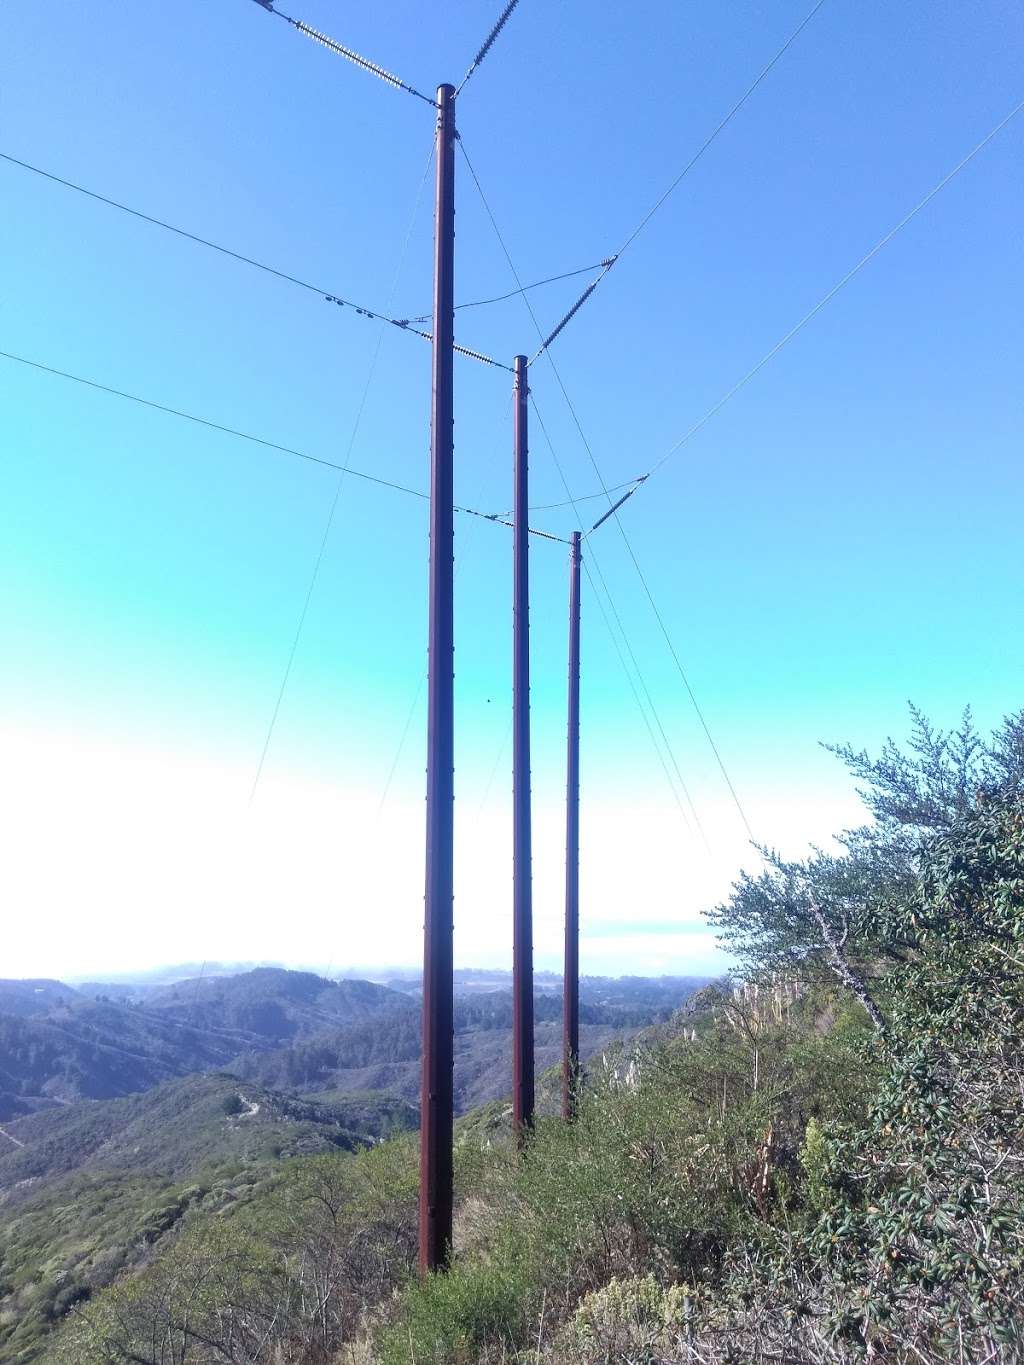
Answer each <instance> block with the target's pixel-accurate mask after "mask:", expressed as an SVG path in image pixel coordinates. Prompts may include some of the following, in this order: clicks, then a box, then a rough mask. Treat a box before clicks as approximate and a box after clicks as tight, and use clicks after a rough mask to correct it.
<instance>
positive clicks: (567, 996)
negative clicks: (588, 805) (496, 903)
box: [562, 531, 582, 1122]
mask: <svg viewBox="0 0 1024 1365" xmlns="http://www.w3.org/2000/svg"><path fill="white" fill-rule="evenodd" d="M571 544H572V549H571V551H570V555H569V724H568V746H567V750H568V752H567V762H566V784H565V977H564V981H563V985H562V1117H563V1118H564V1119H565V1120H566V1122H571V1120H572V1119H573V1118H574V1117H575V1113H576V1095H577V1089H578V1086H579V1074H580V561H581V558H582V556H581V554H580V532H579V531H573V533H572V542H571Z"/></svg>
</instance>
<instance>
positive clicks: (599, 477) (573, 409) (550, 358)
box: [459, 0, 823, 837]
mask: <svg viewBox="0 0 1024 1365" xmlns="http://www.w3.org/2000/svg"><path fill="white" fill-rule="evenodd" d="M821 3H823V0H819V5H820V4H821ZM459 146H460V147H461V148H462V154H463V157H464V158H465V161H466V165H467V166H468V167H469V171H470V175H471V177H472V180H473V183H474V184H475V185H476V188H477V192H478V194H479V195H480V198H481V201H482V202H483V206H484V210H485V212H486V213H487V216H488V218H489V219H490V221H491V225H492V227H493V228H494V231H495V233H496V235H497V237H498V241H499V243H500V245H501V248H502V251H503V252H504V254H505V259H506V260H507V261H508V263H509V267H510V268H511V270H512V273H513V275H514V276H515V278H516V281H517V283H518V281H519V276H518V273H517V272H516V269H515V266H514V264H513V262H512V258H511V255H510V254H509V251H508V248H507V246H506V245H505V241H504V238H503V237H502V235H501V231H500V229H499V228H498V224H497V221H496V220H495V217H494V214H493V212H492V210H491V207H490V204H489V203H488V201H487V196H486V195H485V194H484V191H483V186H482V185H481V184H480V178H479V176H478V175H477V173H476V171H475V170H474V168H473V164H472V162H471V161H470V159H469V153H468V152H467V151H466V148H465V144H464V142H462V141H460V142H459ZM523 302H524V303H525V304H526V307H527V309H528V310H529V313H530V317H531V318H532V319H533V325H534V327H535V328H536V329H537V335H538V336H539V337H540V338H541V339H542V341H543V335H544V334H543V332H542V331H541V328H540V324H539V323H538V321H537V316H536V314H535V313H534V311H533V306H532V305H531V303H530V300H529V299H528V298H527V296H526V295H525V294H524V295H523ZM541 350H542V351H543V352H544V354H545V355H546V356H547V358H548V363H549V364H550V366H551V370H552V373H553V374H554V376H555V379H556V380H557V381H558V387H559V388H560V389H561V391H562V396H563V398H564V399H565V402H566V406H567V407H568V409H569V412H570V413H571V414H572V419H573V422H574V423H575V425H576V430H577V431H578V432H579V435H580V439H581V441H582V442H583V445H584V448H585V449H586V452H587V455H588V456H589V458H590V463H591V465H592V466H593V469H594V473H595V474H596V475H597V481H598V483H599V484H600V485H601V488H602V491H604V493H605V494H606V496H607V497H608V504H609V507H611V502H612V499H611V495H610V492H609V490H608V487H607V485H606V484H605V481H604V476H603V475H602V473H601V470H600V467H599V466H598V463H597V459H596V457H595V455H594V452H593V449H592V448H591V445H590V442H589V441H588V439H587V435H586V432H585V431H584V430H583V424H582V423H581V421H580V418H579V414H578V413H577V411H576V406H575V404H574V403H573V401H572V399H571V397H570V396H569V391H568V389H567V388H566V386H565V383H564V382H563V380H562V376H561V372H560V371H559V369H558V366H557V364H556V363H555V359H554V357H553V356H552V354H551V352H550V351H549V350H546V349H545V346H544V345H542V347H541ZM535 406H536V404H535ZM538 415H539V414H538ZM542 425H543V423H542ZM552 454H554V448H553V447H552ZM560 472H561V471H560ZM562 482H563V484H565V477H564V475H563V476H562ZM565 488H566V492H567V493H568V494H569V497H570V498H571V497H572V493H571V492H570V490H569V487H568V484H565ZM612 515H613V516H614V517H615V524H616V525H617V526H618V528H619V534H620V535H621V536H622V539H623V541H624V542H625V545H626V548H627V550H628V551H629V556H630V558H631V559H632V561H633V565H634V567H635V568H636V571H637V573H638V575H639V576H640V581H641V583H642V584H643V586H644V591H645V592H646V594H647V597H648V599H649V600H650V602H651V605H652V607H654V609H655V616H656V619H657V621H658V625H659V627H660V628H661V631H662V634H663V635H664V636H665V640H666V642H667V644H668V646H669V651H670V653H671V655H672V658H673V660H674V662H675V665H676V668H677V669H678V671H679V675H680V677H681V679H682V681H683V686H684V688H685V690H686V694H687V696H688V697H689V699H690V701H691V703H692V705H693V708H694V711H695V713H696V715H697V719H698V720H699V722H700V725H701V728H702V729H703V731H704V734H705V736H706V738H707V740H708V743H709V745H710V746H711V751H712V753H713V754H714V756H715V761H716V762H717V764H718V767H719V770H720V771H721V773H722V777H723V778H724V779H725V784H726V786H727V787H728V789H729V792H730V795H731V796H732V799H733V801H734V803H735V805H736V809H737V811H738V812H739V815H740V819H741V820H742V821H743V825H744V827H745V828H746V829H747V831H748V832H749V831H750V821H749V820H748V819H747V815H746V812H745V810H744V809H743V805H742V803H741V801H740V799H739V796H738V795H737V792H736V788H735V786H734V785H733V782H732V779H731V778H730V776H729V773H728V771H727V770H726V767H725V763H724V761H723V759H722V755H721V752H720V751H719V749H718V746H717V745H716V744H715V742H714V740H713V738H712V736H711V731H710V729H709V727H708V724H707V721H706V720H705V718H704V713H703V711H702V710H701V708H700V706H699V705H698V703H697V697H696V694H695V693H694V690H693V687H692V686H691V684H690V681H689V679H688V677H687V676H686V672H685V670H684V669H683V665H682V662H681V660H680V658H679V655H678V653H677V652H676V649H675V646H674V645H673V644H672V641H671V638H670V636H669V634H668V630H667V627H666V626H665V622H664V618H663V617H662V615H661V613H660V611H658V609H657V606H656V604H655V601H654V597H653V594H652V593H651V590H650V586H649V584H648V583H647V580H646V578H645V577H644V575H643V573H642V571H641V569H640V564H639V561H638V560H637V557H636V554H635V552H634V550H633V547H632V545H631V544H630V541H629V538H628V536H627V535H626V529H625V527H624V526H623V525H622V521H621V519H620V517H619V514H618V512H617V511H616V510H615V509H614V508H612ZM591 554H593V551H592V550H591ZM595 567H596V568H597V569H598V572H599V573H600V566H599V565H598V564H597V561H596V560H595ZM605 591H606V592H607V585H606V587H605ZM609 601H611V596H610V594H609ZM659 728H660V721H659ZM669 752H670V754H672V758H673V763H675V756H674V754H673V753H672V750H671V748H670V749H669ZM676 766H677V770H678V765H676ZM681 776H682V775H681V774H680V778H681ZM694 815H695V817H696V810H694ZM751 837H752V836H751Z"/></svg>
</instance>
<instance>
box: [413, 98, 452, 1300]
mask: <svg viewBox="0 0 1024 1365" xmlns="http://www.w3.org/2000/svg"><path fill="white" fill-rule="evenodd" d="M437 110H438V112H437V134H436V149H437V157H436V163H437V180H436V200H435V209H434V326H433V338H434V339H433V371H432V384H433V387H432V396H431V410H430V606H429V611H430V623H429V643H428V658H427V850H426V893H425V896H424V922H423V1078H422V1088H421V1092H420V1227H419V1232H420V1236H419V1264H420V1270H421V1272H422V1273H424V1274H426V1273H427V1272H428V1271H432V1270H443V1269H444V1268H445V1267H446V1266H447V1264H448V1257H449V1253H450V1250H451V1241H452V1126H453V1122H454V1111H453V1089H454V1086H453V1067H454V1037H453V1015H454V1001H453V994H454V980H453V970H452V966H453V964H452V937H453V895H454V892H453V865H454V838H455V771H454V770H455V696H454V692H455V638H454V624H453V617H454V599H453V583H454V575H453V560H454V548H455V545H454V529H455V528H454V521H455V516H454V505H453V504H454V475H453V464H454V446H455V439H454V409H453V364H452V362H453V359H454V351H453V347H454V343H455V297H454V275H455V88H454V86H451V85H440V86H438V88H437Z"/></svg>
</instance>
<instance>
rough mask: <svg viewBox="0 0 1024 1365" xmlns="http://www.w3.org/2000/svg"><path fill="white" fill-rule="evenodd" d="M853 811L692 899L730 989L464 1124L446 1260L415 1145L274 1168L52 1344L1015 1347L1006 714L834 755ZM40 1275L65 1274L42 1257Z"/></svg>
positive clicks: (1014, 815)
mask: <svg viewBox="0 0 1024 1365" xmlns="http://www.w3.org/2000/svg"><path fill="white" fill-rule="evenodd" d="M840 754H841V756H842V757H843V758H844V759H845V761H846V762H847V763H848V764H849V765H850V767H851V769H852V770H853V773H854V775H855V776H856V778H857V779H858V781H859V783H860V785H861V787H862V790H863V793H864V797H865V801H866V803H867V807H868V810H869V813H870V815H871V817H872V819H871V822H870V823H869V824H867V825H865V826H864V827H863V828H861V829H858V830H854V831H851V832H848V833H846V834H845V835H843V836H842V838H841V844H842V851H841V853H839V854H836V855H831V854H827V853H823V852H822V853H815V854H813V855H812V856H811V857H810V858H809V859H808V860H806V861H803V862H800V863H794V862H785V861H782V860H779V859H776V858H774V857H772V856H771V855H769V854H767V853H766V860H765V870H764V871H763V873H761V874H760V875H759V876H757V877H753V878H749V879H744V880H742V881H741V882H740V883H739V884H738V885H737V887H736V888H735V892H734V894H733V896H732V897H731V898H730V900H729V901H728V902H727V903H726V904H724V905H722V906H720V907H719V908H718V909H717V910H716V911H715V913H714V919H715V922H716V923H717V925H718V926H719V929H720V932H721V933H722V934H723V936H724V937H725V938H726V940H727V941H728V942H730V943H731V944H732V945H733V946H734V950H735V951H736V952H737V954H738V955H740V957H741V959H742V961H743V963H744V971H745V976H746V983H747V984H746V985H745V986H744V988H743V989H737V990H735V991H734V990H732V989H725V988H723V989H719V990H717V991H705V992H703V993H702V995H701V997H700V1001H699V1007H697V1006H695V1007H693V1008H691V1011H690V1013H689V1014H687V1015H686V1016H685V1017H681V1018H678V1019H677V1020H676V1021H675V1022H674V1023H673V1024H669V1025H662V1026H661V1027H660V1028H658V1029H656V1030H654V1031H653V1032H652V1033H651V1034H649V1035H647V1037H646V1038H645V1039H642V1040H638V1042H637V1044H636V1045H635V1047H634V1048H633V1049H632V1051H631V1052H630V1053H626V1054H623V1055H622V1056H621V1057H620V1058H619V1059H618V1061H616V1060H615V1059H613V1058H608V1057H606V1058H605V1059H604V1060H603V1061H602V1062H600V1063H598V1064H597V1065H594V1066H592V1067H591V1068H589V1071H588V1074H587V1076H586V1079H585V1084H584V1085H583V1088H582V1091H581V1095H580V1105H579V1112H578V1118H577V1121H576V1122H575V1123H574V1124H572V1125H566V1124H564V1123H562V1122H561V1121H560V1120H557V1119H554V1118H541V1119H540V1120H539V1122H538V1124H537V1127H536V1131H535V1134H534V1135H533V1137H532V1139H531V1141H530V1142H529V1144H528V1146H527V1149H526V1151H525V1152H524V1153H522V1154H519V1153H517V1152H516V1150H515V1148H514V1146H513V1145H512V1144H511V1142H510V1141H509V1140H508V1131H507V1126H506V1123H505V1119H504V1116H503V1114H502V1112H501V1110H500V1109H495V1108H492V1109H490V1110H488V1111H485V1112H483V1113H480V1114H472V1115H469V1116H467V1118H466V1119H464V1120H463V1121H461V1123H460V1125H459V1128H458V1132H457V1146H456V1157H457V1193H458V1211H457V1220H456V1234H455V1247H454V1255H453V1261H452V1266H451V1269H450V1271H449V1272H448V1273H447V1274H445V1275H439V1276H436V1277H432V1278H429V1279H427V1280H425V1281H420V1280H418V1279H417V1278H416V1277H415V1275H414V1273H413V1265H414V1249H415V1217H416V1189H417V1163H416V1154H415V1146H414V1143H413V1141H412V1140H411V1139H410V1138H404V1139H403V1138H397V1139H395V1140H392V1141H390V1142H386V1143H383V1144H380V1145H377V1146H375V1147H373V1148H372V1149H368V1150H365V1151H362V1152H357V1153H348V1154H338V1155H334V1154H328V1155H321V1156H315V1157H311V1158H300V1159H298V1160H296V1161H294V1162H291V1163H288V1164H287V1165H286V1166H285V1167H284V1168H282V1169H281V1170H280V1172H279V1173H278V1174H277V1175H276V1176H274V1177H273V1178H272V1179H270V1180H268V1181H267V1182H266V1183H265V1184H264V1185H262V1186H261V1187H260V1188H259V1189H258V1190H256V1191H255V1192H254V1194H253V1196H252V1197H251V1198H250V1199H248V1200H247V1201H246V1202H244V1203H243V1204H240V1205H239V1206H237V1207H232V1208H231V1210H227V1209H224V1210H223V1211H214V1210H209V1211H207V1210H205V1209H202V1208H199V1209H197V1210H196V1211H195V1212H194V1213H191V1212H190V1213H189V1214H188V1215H187V1216H186V1217H184V1218H182V1219H181V1220H180V1232H179V1233H178V1235H173V1236H170V1237H167V1238H165V1239H164V1240H163V1241H162V1242H161V1244H160V1246H159V1248H158V1254H156V1255H155V1257H154V1258H153V1259H152V1260H151V1261H150V1263H149V1264H148V1265H147V1266H146V1267H145V1268H144V1269H141V1270H138V1271H133V1272H132V1273H130V1274H126V1275H124V1276H122V1277H120V1278H119V1279H118V1280H117V1281H116V1282H115V1284H114V1285H113V1287H112V1288H110V1289H107V1290H104V1291H102V1292H99V1293H95V1294H93V1295H92V1296H91V1297H90V1298H89V1299H88V1300H85V1299H83V1300H82V1301H81V1302H80V1303H78V1304H77V1305H75V1306H74V1309H73V1311H72V1312H71V1313H70V1314H68V1315H67V1316H66V1317H65V1319H64V1321H63V1322H62V1323H61V1324H60V1327H59V1329H58V1331H57V1332H56V1333H55V1335H54V1336H53V1338H52V1340H51V1346H50V1349H49V1354H48V1357H47V1358H48V1359H51V1360H53V1361H54V1362H63V1363H64V1365H71V1363H72V1362H73V1363H74V1365H114V1362H129V1361H134V1362H136V1365H138V1363H139V1362H142V1365H157V1363H158V1362H159V1365H171V1362H174V1363H175V1365H200V1362H202V1365H209V1363H212V1362H225V1363H226V1362H232V1363H233V1362H242V1361H251V1362H262V1363H264V1365H278V1363H279V1362H285V1363H286V1365H324V1363H325V1362H329V1361H330V1362H336V1363H337V1365H340V1363H341V1362H346V1363H347V1365H413V1363H414V1362H415V1365H428V1363H432V1365H451V1363H452V1362H456V1363H459V1362H461V1363H462V1365H498V1362H510V1361H520V1362H526V1361H529V1362H531V1365H538V1363H541V1365H547V1363H550V1365H611V1362H627V1361H628V1362H634V1361H642V1362H645V1365H656V1363H657V1365H683V1362H687V1363H688V1365H693V1363H694V1362H716V1361H735V1362H748V1361H749V1362H768V1361H773V1362H778V1361H785V1362H790V1363H792V1365H817V1363H818V1362H832V1363H834V1365H847V1363H852V1362H854V1361H863V1360H872V1359H873V1360H886V1361H893V1362H908V1365H909V1362H911V1361H918V1362H924V1365H938V1362H946V1361H950V1360H960V1361H971V1362H982V1361H1012V1360H1018V1359H1021V1358H1022V1356H1024V1297H1022V1295H1024V1291H1022V1288H1021V1285H1022V1272H1024V1117H1022V1115H1024V1107H1022V1104H1021V1094H1022V1086H1024V1051H1022V1033H1021V1030H1022V1025H1024V796H1022V778H1024V715H1022V716H1018V717H1014V718H1012V719H1011V720H1010V721H1008V722H1007V723H1006V725H1005V726H1004V727H1003V728H1002V729H1001V730H1000V732H999V733H998V734H997V735H995V736H994V737H993V739H992V740H991V741H990V742H988V743H983V742H982V741H981V739H980V738H979V737H978V736H977V735H976V734H975V733H974V731H973V728H972V727H971V726H970V724H969V722H965V724H964V726H963V727H962V729H961V730H960V731H959V733H957V734H955V735H952V736H945V735H942V734H938V733H935V732H933V731H932V730H931V729H930V728H929V727H928V726H927V724H926V723H925V722H924V721H923V719H922V718H920V717H918V718H917V723H916V728H915V733H914V736H913V741H912V745H911V747H910V750H909V753H901V752H900V751H899V750H898V749H896V748H895V747H894V746H890V747H889V749H887V751H886V752H885V753H883V754H882V755H881V756H880V758H879V759H877V760H872V759H869V758H868V757H867V756H866V755H864V754H861V753H857V752H854V751H850V750H841V751H840ZM55 1262H56V1263H55V1264H54V1265H51V1266H50V1267H49V1268H48V1269H47V1271H46V1276H47V1283H48V1284H49V1283H54V1282H56V1281H57V1280H58V1279H59V1276H60V1274H61V1271H60V1259H59V1257H58V1258H55Z"/></svg>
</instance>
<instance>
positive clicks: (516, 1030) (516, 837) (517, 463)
mask: <svg viewBox="0 0 1024 1365" xmlns="http://www.w3.org/2000/svg"><path fill="white" fill-rule="evenodd" d="M526 366H527V359H526V356H524V355H517V356H516V358H515V361H514V364H513V373H514V375H515V388H514V395H513V397H514V406H513V435H514V439H513V448H514V484H515V489H514V498H515V511H514V512H513V517H512V519H513V527H514V529H513V541H512V544H513V551H512V553H513V590H512V596H513V608H512V812H513V814H512V824H513V832H512V844H513V848H512V866H513V872H512V1127H513V1131H514V1133H515V1137H516V1142H517V1144H518V1145H519V1146H520V1147H521V1146H522V1145H523V1143H524V1141H525V1139H526V1136H527V1133H528V1132H529V1130H530V1128H531V1127H532V1126H533V1111H534V1056H533V880H532V867H531V861H532V848H531V843H532V832H531V821H530V568H529V541H530V529H529V522H528V517H529V458H530V457H529V437H528V426H527V413H528V406H527V398H528V394H529V388H528V384H527V378H526Z"/></svg>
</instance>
